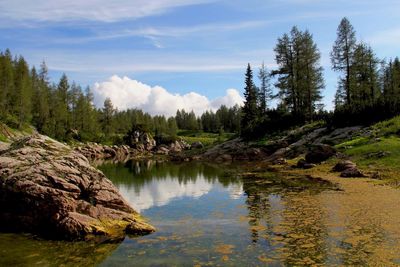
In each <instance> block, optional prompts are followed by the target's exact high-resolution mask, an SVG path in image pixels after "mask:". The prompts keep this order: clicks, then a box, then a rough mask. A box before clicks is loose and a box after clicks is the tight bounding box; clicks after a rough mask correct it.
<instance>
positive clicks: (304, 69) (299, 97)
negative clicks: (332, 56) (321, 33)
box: [273, 27, 324, 120]
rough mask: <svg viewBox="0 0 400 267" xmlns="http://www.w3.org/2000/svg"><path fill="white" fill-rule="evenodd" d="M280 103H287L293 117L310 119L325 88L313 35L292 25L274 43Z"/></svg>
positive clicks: (283, 104) (282, 104)
mask: <svg viewBox="0 0 400 267" xmlns="http://www.w3.org/2000/svg"><path fill="white" fill-rule="evenodd" d="M275 59H276V63H277V64H278V66H279V68H278V70H276V71H274V72H273V74H274V75H278V81H277V83H276V84H275V85H276V87H277V88H278V89H279V93H278V96H279V97H280V99H281V107H287V108H288V109H289V111H291V112H292V114H293V115H294V116H295V117H298V118H303V119H308V120H309V119H312V116H313V114H314V112H315V109H316V105H317V103H318V102H319V101H320V100H321V98H322V97H321V90H322V89H323V88H324V81H323V76H322V67H321V66H320V63H319V61H320V53H319V51H318V48H317V46H316V44H315V43H314V41H313V38H312V35H311V34H310V33H309V32H308V31H305V32H302V31H300V30H299V29H298V28H297V27H293V28H292V30H291V32H290V35H288V34H284V35H283V36H282V38H279V39H278V43H277V45H276V47H275Z"/></svg>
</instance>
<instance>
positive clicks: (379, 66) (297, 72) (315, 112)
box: [0, 18, 400, 144]
mask: <svg viewBox="0 0 400 267" xmlns="http://www.w3.org/2000/svg"><path fill="white" fill-rule="evenodd" d="M274 52H275V62H276V64H277V66H278V67H277V69H273V70H269V69H267V68H266V67H265V65H264V64H262V66H261V68H260V69H259V70H258V72H257V74H256V76H257V77H256V78H258V79H257V80H258V83H259V84H258V85H256V83H255V78H254V76H255V75H254V74H253V70H252V68H251V66H250V64H249V65H248V66H247V69H246V72H245V87H244V89H245V90H244V97H245V103H244V105H243V107H239V106H234V107H226V106H221V107H220V108H219V109H218V110H216V111H212V110H210V111H206V112H205V113H203V114H202V115H201V116H196V114H195V113H194V112H193V111H185V110H177V112H176V116H174V117H170V118H166V117H165V116H160V115H157V116H151V115H150V114H148V113H145V112H143V111H142V110H137V109H128V110H118V109H116V108H115V107H114V105H113V103H112V102H111V100H110V99H106V100H105V101H104V105H103V107H102V108H96V107H95V106H94V104H93V95H92V93H91V91H90V88H89V87H86V88H82V87H81V86H80V85H78V84H76V83H75V82H71V81H69V79H68V77H67V75H66V74H63V75H62V77H61V78H60V80H59V81H58V83H53V82H51V81H50V77H49V74H48V69H47V66H46V64H45V62H43V63H42V64H41V65H40V67H39V68H38V69H36V68H35V67H31V68H30V67H29V65H28V63H27V62H26V60H25V59H24V58H23V57H22V56H13V55H12V53H11V51H10V50H9V49H7V50H5V51H4V52H1V53H0V121H1V122H3V123H5V124H6V125H8V126H10V127H11V128H20V129H21V128H24V127H27V126H28V125H33V126H34V127H35V128H36V129H37V130H38V131H39V132H40V133H42V134H45V135H48V136H50V137H53V138H56V139H58V140H62V141H70V140H72V139H76V140H79V141H82V142H87V141H94V142H100V143H114V144H118V143H121V142H123V141H122V140H123V136H124V135H125V134H126V133H128V132H129V131H130V130H132V129H136V128H140V129H143V130H145V131H148V132H151V133H153V135H154V136H155V137H158V139H159V140H160V139H163V138H164V137H165V138H167V139H168V138H175V137H176V135H177V133H178V131H180V130H189V131H197V132H201V131H202V132H211V133H220V134H221V133H223V132H226V133H236V134H237V135H240V136H241V137H243V138H245V139H257V138H260V137H263V136H265V135H266V134H269V133H273V132H276V131H282V130H286V129H290V128H293V127H295V126H298V125H301V124H304V123H307V122H311V121H315V120H324V121H325V122H326V123H327V125H328V126H330V127H339V126H347V125H355V124H363V125H369V124H371V123H374V122H377V121H380V120H383V119H387V118H390V117H393V116H395V115H397V114H399V113H400V60H399V58H398V57H395V58H393V59H379V58H377V56H376V55H375V53H374V51H373V49H372V48H371V47H370V46H369V45H368V44H366V43H363V42H359V41H357V39H356V32H355V29H354V28H353V26H352V25H351V23H350V21H349V20H348V19H347V18H343V19H342V21H341V22H340V24H339V26H338V29H337V39H336V41H335V42H334V44H333V47H332V50H331V54H330V57H331V67H332V69H333V70H335V71H336V72H337V73H338V85H337V91H336V95H335V100H334V104H335V109H334V110H332V111H326V110H324V107H323V105H322V102H321V101H322V99H323V90H324V88H325V84H324V77H323V68H322V66H321V63H320V58H321V54H320V51H319V49H318V47H317V44H316V43H315V42H314V40H313V35H312V34H311V33H310V32H309V31H308V30H305V31H302V30H300V29H298V28H297V27H296V26H294V27H293V28H292V29H291V31H290V32H289V33H285V34H283V35H282V36H281V37H279V38H278V40H277V43H276V46H275V49H274ZM273 102H274V103H277V104H276V105H274V104H273ZM156 139H157V138H156Z"/></svg>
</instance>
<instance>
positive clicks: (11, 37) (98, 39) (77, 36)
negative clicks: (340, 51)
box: [0, 0, 400, 114]
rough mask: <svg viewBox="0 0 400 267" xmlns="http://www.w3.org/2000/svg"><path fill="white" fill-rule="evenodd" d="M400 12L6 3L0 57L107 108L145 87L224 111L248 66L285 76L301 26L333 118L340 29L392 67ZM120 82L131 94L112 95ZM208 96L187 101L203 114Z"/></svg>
mask: <svg viewBox="0 0 400 267" xmlns="http://www.w3.org/2000/svg"><path fill="white" fill-rule="evenodd" d="M399 11H400V1H398V0H381V1H369V0H365V1H361V0H351V1H350V0H346V1H343V0H336V1H331V0H319V1H317V0H280V1H278V0H263V1H262V0H247V1H239V0H230V1H228V0H148V1H145V0H131V1H128V0H118V1H107V0H87V1H71V0H70V1H67V0H54V1H31V0H16V1H12V2H11V1H4V0H0V49H1V50H4V49H6V48H10V49H11V51H12V52H13V53H14V54H22V55H23V56H24V57H25V58H26V59H27V60H28V62H29V63H30V64H34V65H39V64H40V62H41V61H42V60H45V61H46V63H47V65H48V67H49V69H50V75H51V78H52V80H54V81H57V80H58V78H59V76H60V74H61V73H62V72H65V73H66V74H67V75H68V77H69V78H70V79H71V80H75V81H76V82H78V83H80V84H81V85H83V86H86V85H89V86H91V87H93V88H97V89H98V90H99V92H98V94H96V97H97V98H98V99H97V100H98V102H99V103H101V101H102V100H103V99H104V97H105V96H110V94H111V95H115V94H119V92H120V91H119V90H122V91H123V90H138V92H137V93H139V94H140V92H141V90H142V89H143V88H142V87H143V86H144V87H146V88H147V89H148V88H150V89H149V90H150V91H151V90H153V89H154V88H155V86H157V85H158V86H160V87H162V89H165V91H166V92H167V93H168V94H167V96H170V95H173V96H176V94H179V96H185V95H186V94H188V93H190V92H196V93H197V94H198V95H200V96H202V97H205V98H207V101H209V102H207V101H206V100H205V101H206V102H207V103H206V102H204V103H206V104H205V107H207V108H215V105H217V104H218V103H225V102H224V101H225V100H226V101H227V102H226V103H227V104H228V102H229V103H230V102H232V103H233V102H235V101H236V102H237V101H239V100H238V97H237V96H236V95H234V96H231V97H230V98H229V99H228V98H225V100H224V101H222V100H221V98H223V97H226V96H227V92H226V90H227V89H229V88H233V89H237V90H238V91H239V93H242V91H243V86H244V85H243V79H244V78H243V73H244V70H245V68H246V65H247V63H248V62H250V63H251V64H252V66H253V67H254V68H255V69H256V68H258V67H259V65H260V64H261V63H262V62H263V61H264V62H265V64H266V65H267V66H268V67H269V68H274V67H275V63H274V53H273V47H274V46H275V44H276V39H277V38H278V37H280V36H281V35H282V34H283V33H285V32H289V31H290V29H291V27H292V26H294V25H297V26H298V27H299V28H300V29H303V30H304V29H308V30H309V31H310V32H311V33H312V34H313V35H314V39H315V41H316V43H317V44H318V47H319V49H320V51H321V54H322V59H321V64H322V66H323V67H324V68H325V83H326V89H325V91H324V92H323V95H324V96H325V98H324V103H325V105H326V107H327V108H331V107H332V99H333V95H334V92H335V89H336V80H337V74H336V73H333V72H332V71H331V66H330V59H329V51H330V50H331V47H332V44H333V42H334V40H335V38H336V29H337V26H338V24H339V22H340V19H341V18H342V17H344V16H347V17H348V18H349V19H350V21H351V23H352V24H353V26H354V28H355V29H356V31H357V38H358V40H361V41H364V42H366V43H368V44H370V45H371V46H372V47H373V49H374V51H375V52H376V55H377V56H378V57H379V58H390V57H395V56H400V19H399ZM113 75H117V77H119V78H121V79H123V78H122V77H124V76H127V77H129V79H131V80H133V81H134V82H136V81H137V82H140V83H132V82H131V81H130V80H121V79H120V80H118V79H116V77H115V76H114V79H111V78H110V77H112V76H113ZM115 80H117V83H118V84H120V85H121V84H123V85H121V86H122V87H124V88H122V87H118V86H111V87H112V88H111V87H110V86H108V85H110V84H112V82H113V81H115ZM121 81H127V82H128V85H126V84H124V83H123V82H121ZM105 82H106V83H105ZM96 83H97V87H96V86H95V84H96ZM138 84H139V85H140V86H139V87H137V88H134V87H135V85H138ZM113 85H115V84H113ZM125 85H126V86H125ZM130 86H132V88H130ZM147 86H148V87H147ZM110 88H111V89H110ZM147 89H146V90H147ZM143 90H144V91H146V90H145V89H143ZM122 91H121V92H122ZM150 91H149V92H150ZM156 91H157V90H156ZM151 92H153V91H151ZM157 92H158V91H157ZM164 93H165V92H164ZM134 95H135V96H137V94H134ZM198 95H196V97H197V98H196V97H194V98H190V97H189V98H186V99H185V98H182V99H179V101H182V103H185V102H188V103H189V102H190V101H191V102H190V103H191V104H190V105H194V104H193V103H192V102H193V101H194V102H196V101H198V99H199V98H198V97H199V96H198ZM123 96H125V93H121V97H120V98H124V97H123ZM151 96H152V93H149V94H148V97H151ZM128 97H132V96H131V95H130V94H129V93H128V94H126V97H125V98H126V99H125V100H127V99H128ZM169 100H170V101H174V98H171V97H170V98H169ZM203 100H204V99H203ZM118 101H119V100H118V99H115V102H116V105H120V104H119V102H118ZM146 101H147V100H146ZM146 101H145V102H146ZM157 101H159V99H158V98H156V100H155V102H157ZM221 101H222V102H221ZM125 102H126V101H125ZM145 102H143V103H141V105H138V104H137V103H136V102H135V99H132V103H133V104H132V105H128V106H127V107H133V106H135V105H136V106H138V107H140V108H148V109H149V110H150V111H151V112H153V113H156V110H158V112H161V111H160V109H162V105H161V106H158V107H157V109H151V107H149V105H150V103H149V102H148V101H147V102H146V103H145ZM155 102H154V103H155ZM164 102H165V103H168V101H164ZM154 103H153V104H154ZM125 104H126V103H125ZM182 105H183V104H182ZM182 105H181V106H178V107H182ZM190 105H189V106H188V105H186V106H184V107H186V108H190ZM121 108H123V106H121ZM201 108H202V107H199V110H200V109H201ZM161 113H162V112H161ZM166 114H167V113H166Z"/></svg>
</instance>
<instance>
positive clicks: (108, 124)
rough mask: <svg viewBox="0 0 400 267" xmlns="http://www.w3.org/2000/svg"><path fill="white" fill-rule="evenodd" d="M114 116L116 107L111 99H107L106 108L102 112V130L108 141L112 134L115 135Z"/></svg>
mask: <svg viewBox="0 0 400 267" xmlns="http://www.w3.org/2000/svg"><path fill="white" fill-rule="evenodd" d="M114 114H115V109H114V106H113V104H112V102H111V99H110V98H106V100H105V101H104V107H103V110H102V123H101V125H102V129H103V133H104V134H105V136H106V139H108V138H109V137H110V136H111V134H112V133H113V130H114V123H113V122H114Z"/></svg>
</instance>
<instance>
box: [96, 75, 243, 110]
mask: <svg viewBox="0 0 400 267" xmlns="http://www.w3.org/2000/svg"><path fill="white" fill-rule="evenodd" d="M92 90H93V94H94V102H95V104H96V106H98V107H101V106H103V103H104V100H105V99H106V98H107V97H109V98H110V99H111V101H112V103H113V104H114V106H115V107H117V108H118V109H119V110H124V109H127V108H137V109H142V110H144V111H146V112H148V113H150V114H152V115H156V114H161V115H166V116H173V115H175V114H176V111H177V110H178V109H185V110H186V111H191V110H193V111H194V112H195V113H196V114H197V115H201V114H202V113H203V112H204V111H206V110H216V109H218V108H219V107H220V106H221V105H225V106H227V107H232V106H234V105H236V104H238V105H242V104H243V98H242V97H241V95H240V94H239V92H238V91H237V90H236V89H228V90H226V95H225V96H222V97H219V98H216V99H214V100H209V99H208V98H207V97H206V96H204V95H200V94H198V93H195V92H190V93H187V94H184V95H180V94H173V93H171V92H168V91H167V90H166V89H164V88H163V87H161V86H154V87H151V86H149V85H147V84H144V83H141V82H139V81H136V80H132V79H130V78H128V77H123V78H121V77H119V76H117V75H114V76H112V77H111V78H110V79H109V80H108V81H105V82H102V83H96V84H95V85H94V86H93V88H92Z"/></svg>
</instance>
